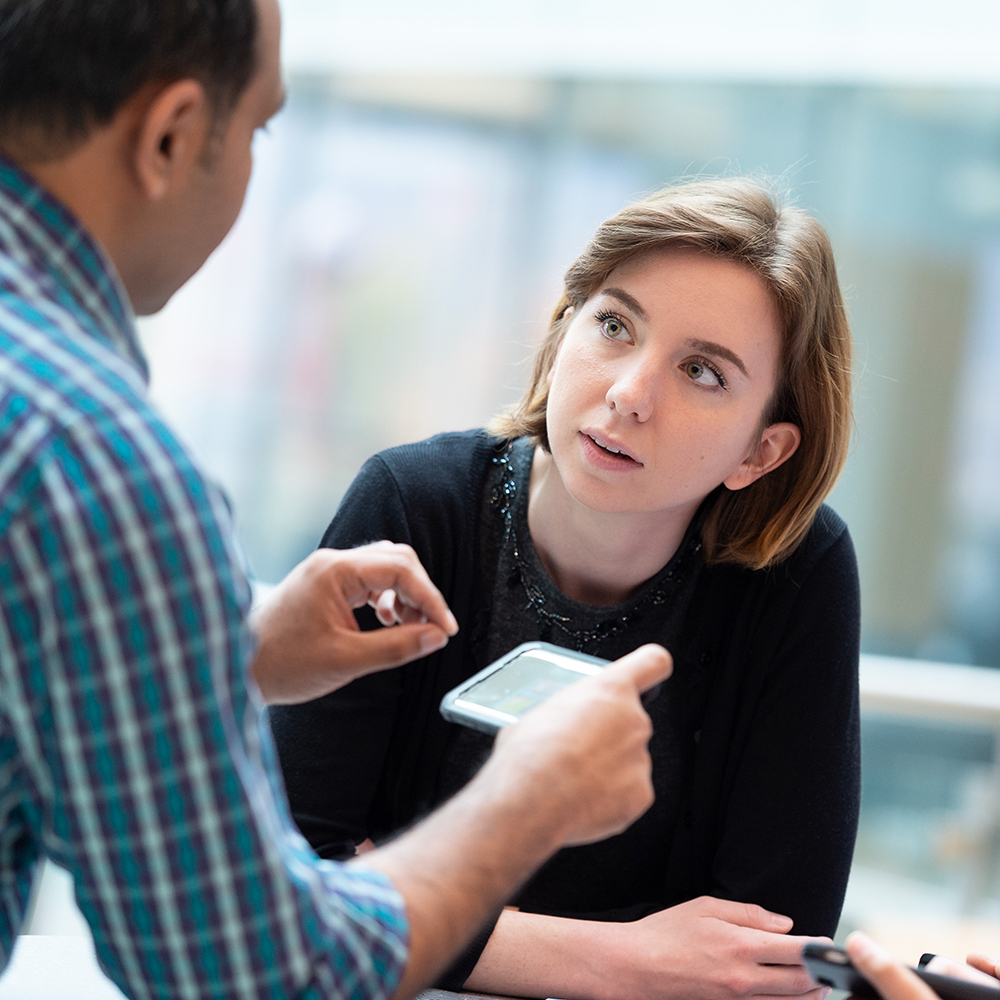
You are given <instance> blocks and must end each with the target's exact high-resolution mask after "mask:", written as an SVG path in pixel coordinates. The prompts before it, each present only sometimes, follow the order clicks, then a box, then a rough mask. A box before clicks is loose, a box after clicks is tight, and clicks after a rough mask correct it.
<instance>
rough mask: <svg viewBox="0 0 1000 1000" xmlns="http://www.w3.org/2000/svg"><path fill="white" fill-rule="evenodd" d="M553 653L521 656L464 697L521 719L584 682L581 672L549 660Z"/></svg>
mask: <svg viewBox="0 0 1000 1000" xmlns="http://www.w3.org/2000/svg"><path fill="white" fill-rule="evenodd" d="M550 655H551V654H546V653H541V654H539V653H538V652H535V651H528V652H525V653H521V654H520V655H518V656H516V657H514V659H512V660H509V661H508V662H507V663H505V664H504V665H503V667H501V668H500V669H499V670H496V671H494V672H493V673H492V674H490V675H489V677H486V678H484V679H483V680H481V681H480V682H479V683H478V684H473V685H472V687H470V688H468V690H466V691H465V692H463V694H462V700H463V701H471V702H474V703H475V704H477V705H482V706H483V707H484V708H492V709H494V710H495V711H497V712H506V713H507V714H508V715H515V716H517V717H518V718H520V717H521V716H522V715H523V714H524V713H525V712H527V711H528V710H529V709H531V708H534V707H535V706H536V705H539V704H541V703H542V702H543V701H545V700H546V698H551V697H552V695H554V694H555V693H556V692H557V691H561V690H562V689H563V688H564V687H568V686H569V685H570V684H574V683H575V682H576V681H578V680H581V679H582V677H583V675H582V674H581V672H580V671H579V670H571V669H569V668H568V667H564V666H562V665H561V664H559V663H557V662H556V661H555V659H550V658H549V657H550Z"/></svg>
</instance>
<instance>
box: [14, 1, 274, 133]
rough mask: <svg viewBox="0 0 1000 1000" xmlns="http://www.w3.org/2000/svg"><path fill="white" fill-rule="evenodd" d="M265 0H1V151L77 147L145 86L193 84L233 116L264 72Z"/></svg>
mask: <svg viewBox="0 0 1000 1000" xmlns="http://www.w3.org/2000/svg"><path fill="white" fill-rule="evenodd" d="M257 20H258V19H257V7H256V2H255V0H0V146H3V145H6V144H7V143H8V142H13V143H15V144H17V143H18V137H19V135H24V134H28V135H31V136H32V137H33V140H34V141H33V143H32V145H33V146H37V145H38V143H39V141H41V142H42V144H44V145H47V144H49V143H52V144H54V145H57V146H63V147H65V146H67V145H68V146H72V145H73V144H75V143H76V142H78V141H80V140H82V139H83V138H85V137H86V135H87V134H88V133H89V132H90V130H91V129H93V128H94V127H95V126H100V125H105V124H107V123H108V122H110V121H111V119H112V118H113V117H114V115H115V113H116V112H117V111H118V109H119V108H120V107H121V106H122V105H123V104H124V103H125V102H126V101H128V99H129V98H130V97H132V96H133V95H134V94H135V93H137V92H138V91H139V90H140V89H141V88H142V87H143V86H145V85H146V84H148V83H150V82H152V81H159V80H162V81H163V82H164V83H169V82H171V81H172V80H180V79H184V78H186V77H193V78H195V79H198V80H200V81H201V82H202V83H203V84H204V86H205V89H206V92H207V94H208V98H209V101H210V102H211V105H212V110H213V111H214V112H215V113H216V115H225V114H226V113H228V112H229V111H230V110H232V108H233V106H234V105H235V104H236V102H237V101H238V100H239V97H240V95H241V94H242V93H243V91H244V90H245V89H246V86H247V84H248V83H249V82H250V80H251V79H252V77H253V75H254V71H255V68H256V42H257Z"/></svg>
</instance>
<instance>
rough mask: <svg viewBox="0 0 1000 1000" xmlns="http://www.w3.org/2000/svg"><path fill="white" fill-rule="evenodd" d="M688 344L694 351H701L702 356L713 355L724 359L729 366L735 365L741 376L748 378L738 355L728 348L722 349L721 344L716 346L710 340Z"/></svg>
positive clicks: (692, 341) (745, 367) (690, 341)
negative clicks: (741, 373)
mask: <svg viewBox="0 0 1000 1000" xmlns="http://www.w3.org/2000/svg"><path fill="white" fill-rule="evenodd" d="M688 343H689V344H690V345H691V346H692V347H693V348H694V349H695V350H696V351H701V352H702V353H703V354H714V355H716V357H719V358H724V359H725V360H726V361H728V362H730V363H731V364H734V365H736V367H737V368H739V370H740V371H741V372H743V375H744V376H745V377H746V378H750V374H749V372H748V371H747V366H746V365H745V364H743V362H742V361H741V360H740V356H739V355H738V354H734V353H733V352H732V351H731V350H729V348H728V347H723V346H722V344H716V343H715V342H714V341H712V340H689V341H688Z"/></svg>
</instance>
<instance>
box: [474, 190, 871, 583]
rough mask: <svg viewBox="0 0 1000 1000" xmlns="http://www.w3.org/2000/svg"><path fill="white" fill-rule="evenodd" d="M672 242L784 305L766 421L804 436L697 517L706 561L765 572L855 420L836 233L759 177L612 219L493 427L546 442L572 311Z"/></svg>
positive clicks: (813, 505) (802, 525) (801, 523)
mask: <svg viewBox="0 0 1000 1000" xmlns="http://www.w3.org/2000/svg"><path fill="white" fill-rule="evenodd" d="M669 247H685V248H695V249H698V250H702V251H704V252H705V253H710V254H713V255H714V256H717V257H721V258H724V259H726V260H731V261H735V262H737V263H739V264H742V265H744V266H746V267H748V268H750V269H751V270H753V271H754V272H755V273H756V274H757V275H759V276H760V278H761V279H762V280H763V282H764V284H765V285H766V286H767V288H768V289H769V290H770V292H771V295H772V296H773V298H774V302H775V305H776V307H777V313H778V317H779V321H780V323H781V329H782V338H783V343H782V351H781V364H780V375H779V380H778V384H777V386H776V388H775V392H774V394H773V396H772V397H771V400H770V402H769V404H768V406H767V408H766V410H765V413H764V416H763V421H762V426H761V429H762V430H763V428H764V427H766V426H768V425H769V424H773V423H777V422H783V421H788V422H790V423H793V424H795V425H796V426H798V428H799V429H800V431H801V432H802V441H801V444H800V445H799V447H798V449H797V450H796V452H795V453H794V454H793V455H792V457H791V458H789V459H788V460H787V461H786V462H785V463H784V464H783V465H781V466H779V467H778V468H777V469H775V470H773V471H772V472H769V473H768V474H767V475H765V476H762V477H761V478H760V479H758V480H757V481H756V482H754V483H751V484H750V485H749V486H747V487H745V488H744V489H742V490H736V491H730V490H728V489H726V487H724V486H720V487H719V488H718V489H717V490H715V492H714V493H713V494H712V495H711V496H710V497H709V498H708V499H707V500H706V502H705V503H704V504H703V505H702V509H701V524H700V529H701V536H702V544H703V547H704V553H705V558H706V560H707V561H708V562H709V563H736V564H739V565H741V566H746V567H749V568H751V569H763V568H765V567H768V566H772V565H774V564H775V563H777V562H780V561H781V560H782V559H784V558H786V557H788V556H789V555H791V553H792V552H793V551H794V550H795V548H796V547H797V546H798V544H799V542H800V541H801V540H802V538H803V537H804V536H805V534H806V532H807V531H808V530H809V528H810V526H811V525H812V522H813V519H814V517H815V515H816V512H817V510H818V509H819V507H820V505H821V504H822V503H823V500H824V499H825V498H826V496H827V494H829V492H830V490H832V489H833V486H834V484H835V483H836V481H837V478H838V476H839V475H840V473H841V470H842V469H843V467H844V462H845V460H846V458H847V452H848V446H849V443H850V437H851V432H852V428H853V418H852V409H851V346H852V345H851V331H850V327H849V324H848V321H847V312H846V309H845V308H844V301H843V297H842V295H841V292H840V285H839V283H838V281H837V270H836V266H835V264H834V260H833V251H832V249H831V246H830V241H829V238H828V237H827V235H826V233H825V232H824V230H823V228H822V226H820V224H819V223H818V222H817V221H816V220H815V219H814V218H812V216H810V215H809V214H808V213H807V212H805V211H803V210H802V209H800V208H796V207H793V206H790V205H787V204H784V203H783V202H782V201H781V200H780V199H779V198H778V197H777V196H776V195H775V194H773V193H772V192H771V191H770V190H768V189H767V188H766V187H764V186H762V185H761V184H760V183H758V182H757V181H755V180H750V179H748V178H742V177H733V178H725V179H718V180H702V181H695V182H692V183H688V184H680V185H676V186H673V187H668V188H665V189H663V190H661V191H659V192H657V193H656V194H654V195H652V196H650V197H649V198H646V199H644V200H642V201H639V202H637V203H635V204H634V205H630V206H628V207H627V208H625V209H623V210H622V211H621V212H619V213H618V214H617V215H615V216H613V217H612V218H610V219H608V220H607V221H606V222H604V223H603V224H602V225H601V226H600V227H599V228H598V230H597V232H596V233H595V234H594V237H593V239H591V241H590V242H589V243H588V244H587V246H586V248H585V249H584V251H583V253H582V254H580V256H579V257H578V258H577V259H576V261H574V262H573V264H572V266H571V267H570V268H569V270H568V271H567V272H566V278H565V291H564V294H563V296H562V298H561V299H560V301H559V304H558V305H557V306H556V309H555V312H554V313H553V316H552V321H551V323H550V325H549V330H548V333H547V334H546V337H545V339H544V341H543V342H542V345H541V347H540V348H539V350H538V353H537V355H536V356H535V363H534V370H533V373H532V377H531V382H530V384H529V385H528V388H527V390H526V391H525V393H524V395H523V396H522V398H521V400H520V402H519V403H517V404H516V405H515V406H514V407H513V408H512V409H511V410H510V411H509V412H507V413H505V414H503V415H501V416H498V417H496V418H494V420H493V421H492V422H491V423H490V427H489V430H490V431H491V432H492V433H493V434H496V435H498V436H501V437H505V438H514V437H521V436H523V435H527V436H529V437H533V438H534V439H535V440H536V441H537V442H538V443H539V444H541V446H542V447H543V448H546V449H548V436H547V433H546V425H545V421H546V403H547V401H548V383H547V376H548V373H549V370H550V369H551V367H552V364H553V362H554V361H555V356H556V352H557V350H558V348H559V344H560V343H561V341H562V338H563V335H564V334H565V332H566V329H567V327H568V326H569V323H570V321H571V317H572V314H573V313H574V312H575V311H576V310H578V309H579V308H580V307H581V306H583V304H584V303H585V302H586V301H587V300H588V299H589V298H590V297H591V296H592V295H594V293H595V292H597V291H598V289H599V288H600V287H601V286H602V285H603V283H604V281H605V279H606V278H607V277H608V275H609V274H610V273H611V272H612V271H613V270H614V269H615V268H617V267H619V266H620V265H622V264H624V263H625V262H626V261H628V260H630V259H632V258H634V257H637V256H639V255H641V254H643V253H646V252H648V251H651V250H657V249H664V248H669ZM571 306H572V307H573V309H572V310H571V309H570V307H571Z"/></svg>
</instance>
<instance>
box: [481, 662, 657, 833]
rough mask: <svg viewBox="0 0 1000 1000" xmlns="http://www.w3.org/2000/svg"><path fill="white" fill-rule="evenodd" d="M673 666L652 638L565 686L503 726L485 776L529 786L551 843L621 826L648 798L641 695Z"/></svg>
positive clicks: (647, 731) (646, 727) (649, 729)
mask: <svg viewBox="0 0 1000 1000" xmlns="http://www.w3.org/2000/svg"><path fill="white" fill-rule="evenodd" d="M672 669H673V664H672V661H671V659H670V654H669V653H668V652H667V651H666V650H665V649H664V648H663V647H662V646H656V645H652V644H650V645H646V646H641V647H639V649H637V650H634V651H633V652H631V653H629V654H628V656H625V657H623V658H622V659H620V660H618V661H616V662H615V663H613V664H611V665H610V666H608V667H606V668H605V669H604V670H603V671H602V673H600V674H599V675H597V676H595V677H589V678H587V679H586V680H583V681H579V682H577V683H576V684H571V685H570V686H569V687H567V688H564V689H563V690H562V691H560V692H559V693H558V694H556V695H554V696H553V697H551V698H549V699H548V700H547V701H545V702H543V703H542V704H541V705H539V706H538V707H537V708H534V709H532V710H531V711H530V712H528V713H527V714H526V715H525V716H524V717H523V718H522V719H521V721H520V722H518V723H515V724H514V725H512V726H508V727H506V728H505V729H503V730H501V732H500V735H499V736H498V738H497V744H496V749H495V750H494V753H493V756H492V757H491V758H490V760H489V761H488V762H487V765H486V768H484V771H485V772H486V774H484V780H491V781H500V782H504V781H513V782H516V783H517V785H518V786H519V788H520V789H521V792H520V794H521V795H522V796H524V795H525V794H526V793H528V792H529V791H530V790H531V789H534V790H535V791H536V794H537V795H538V796H539V798H540V799H543V801H539V802H538V803H537V804H535V805H533V806H532V808H535V809H539V810H542V811H543V813H547V814H549V815H550V816H551V817H552V822H553V826H552V830H553V833H554V834H555V836H556V837H557V843H555V844H554V845H553V846H554V847H563V846H566V845H571V844H586V843H590V842H592V841H596V840H603V839H604V838H605V837H610V836H612V835H613V834H616V833H620V832H621V831H622V830H624V829H625V828H626V827H627V826H629V825H630V824H631V823H632V822H634V821H635V820H636V819H637V818H638V817H639V816H641V815H642V814H643V813H644V812H645V811H646V810H647V809H648V808H649V807H650V806H651V805H652V803H653V784H652V779H651V768H652V764H651V761H650V757H649V749H648V744H649V738H650V736H651V735H652V733H653V724H652V723H651V722H650V720H649V716H648V715H647V714H646V710H645V709H644V708H643V707H642V704H641V702H640V701H639V696H640V695H641V694H642V692H643V691H646V690H648V689H649V688H651V687H652V686H653V685H654V684H658V683H659V682H660V681H662V680H664V679H665V678H667V677H669V676H670V673H671V671H672ZM512 792H513V789H512Z"/></svg>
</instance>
